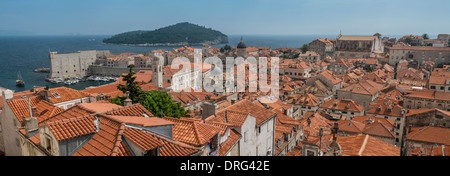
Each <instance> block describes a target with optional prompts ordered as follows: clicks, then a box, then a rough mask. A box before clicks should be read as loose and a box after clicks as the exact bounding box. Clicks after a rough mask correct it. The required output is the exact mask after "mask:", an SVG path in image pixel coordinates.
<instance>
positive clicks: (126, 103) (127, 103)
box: [123, 91, 133, 106]
mask: <svg viewBox="0 0 450 176" xmlns="http://www.w3.org/2000/svg"><path fill="white" fill-rule="evenodd" d="M132 104H133V101H132V100H131V99H130V92H129V91H127V98H126V99H125V100H124V101H123V105H124V106H130V105H132Z"/></svg>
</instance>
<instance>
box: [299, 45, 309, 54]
mask: <svg viewBox="0 0 450 176" xmlns="http://www.w3.org/2000/svg"><path fill="white" fill-rule="evenodd" d="M300 49H301V50H302V53H306V51H308V50H309V45H308V44H303V46H302V48H300Z"/></svg>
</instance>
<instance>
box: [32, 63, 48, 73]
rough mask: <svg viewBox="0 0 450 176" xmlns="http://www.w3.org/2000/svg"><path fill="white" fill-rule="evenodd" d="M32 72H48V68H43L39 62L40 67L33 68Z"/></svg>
mask: <svg viewBox="0 0 450 176" xmlns="http://www.w3.org/2000/svg"><path fill="white" fill-rule="evenodd" d="M33 72H41V73H50V68H44V67H43V66H42V63H41V68H37V69H34V70H33Z"/></svg>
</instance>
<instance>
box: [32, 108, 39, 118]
mask: <svg viewBox="0 0 450 176" xmlns="http://www.w3.org/2000/svg"><path fill="white" fill-rule="evenodd" d="M37 116H38V114H37V109H36V107H31V117H37Z"/></svg>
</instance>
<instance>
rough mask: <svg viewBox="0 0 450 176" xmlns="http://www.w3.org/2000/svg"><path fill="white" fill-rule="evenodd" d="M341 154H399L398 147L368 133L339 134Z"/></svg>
mask: <svg viewBox="0 0 450 176" xmlns="http://www.w3.org/2000/svg"><path fill="white" fill-rule="evenodd" d="M337 142H338V143H339V145H340V146H341V147H342V155H343V156H400V148H399V147H396V146H394V145H392V144H388V143H386V142H384V141H381V140H379V139H377V138H374V137H371V136H369V135H363V134H356V135H350V136H340V137H338V138H337Z"/></svg>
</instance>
